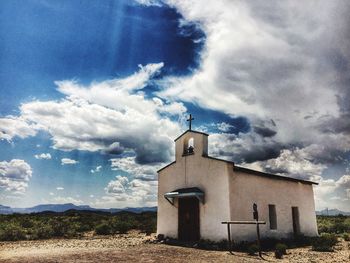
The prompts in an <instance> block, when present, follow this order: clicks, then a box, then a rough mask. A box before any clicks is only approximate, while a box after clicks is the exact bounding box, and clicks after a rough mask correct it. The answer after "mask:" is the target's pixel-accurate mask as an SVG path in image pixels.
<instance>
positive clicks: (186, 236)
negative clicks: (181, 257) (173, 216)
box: [178, 197, 199, 241]
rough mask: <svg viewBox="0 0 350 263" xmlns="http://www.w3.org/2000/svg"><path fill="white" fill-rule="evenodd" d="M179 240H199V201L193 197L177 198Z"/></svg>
mask: <svg viewBox="0 0 350 263" xmlns="http://www.w3.org/2000/svg"><path fill="white" fill-rule="evenodd" d="M178 231H179V233H178V234H179V240H182V241H196V240H199V202H198V199H197V198H195V197H191V198H179V228H178Z"/></svg>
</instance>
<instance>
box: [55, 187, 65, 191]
mask: <svg viewBox="0 0 350 263" xmlns="http://www.w3.org/2000/svg"><path fill="white" fill-rule="evenodd" d="M56 190H57V191H62V190H64V188H63V187H60V186H58V187H56Z"/></svg>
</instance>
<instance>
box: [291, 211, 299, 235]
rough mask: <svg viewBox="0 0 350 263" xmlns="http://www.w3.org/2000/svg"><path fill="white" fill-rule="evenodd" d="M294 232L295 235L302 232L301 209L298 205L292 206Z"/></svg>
mask: <svg viewBox="0 0 350 263" xmlns="http://www.w3.org/2000/svg"><path fill="white" fill-rule="evenodd" d="M292 218H293V232H294V235H299V234H300V222H299V209H298V207H296V206H293V207H292Z"/></svg>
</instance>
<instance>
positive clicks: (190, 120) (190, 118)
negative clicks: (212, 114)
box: [187, 114, 194, 130]
mask: <svg viewBox="0 0 350 263" xmlns="http://www.w3.org/2000/svg"><path fill="white" fill-rule="evenodd" d="M193 120H194V118H193V117H192V114H190V117H189V118H188V119H187V121H189V122H190V128H189V130H192V121H193Z"/></svg>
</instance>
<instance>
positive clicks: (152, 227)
mask: <svg viewBox="0 0 350 263" xmlns="http://www.w3.org/2000/svg"><path fill="white" fill-rule="evenodd" d="M140 230H141V231H142V232H144V233H146V234H147V235H150V234H152V233H155V232H156V231H157V225H156V223H154V222H151V221H146V222H144V223H142V224H141V225H140Z"/></svg>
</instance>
